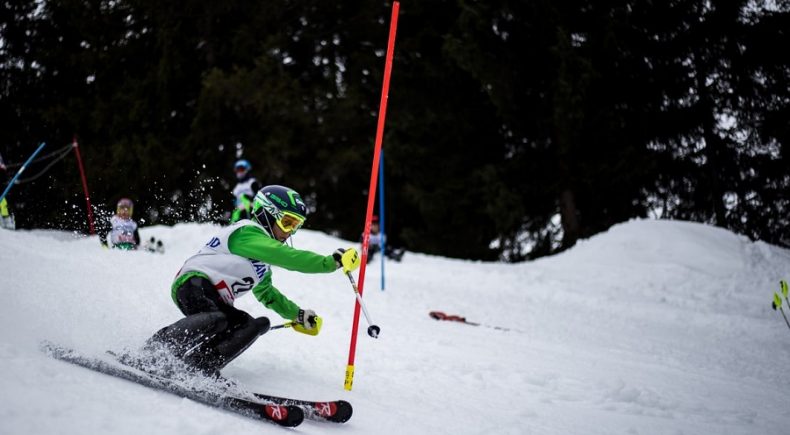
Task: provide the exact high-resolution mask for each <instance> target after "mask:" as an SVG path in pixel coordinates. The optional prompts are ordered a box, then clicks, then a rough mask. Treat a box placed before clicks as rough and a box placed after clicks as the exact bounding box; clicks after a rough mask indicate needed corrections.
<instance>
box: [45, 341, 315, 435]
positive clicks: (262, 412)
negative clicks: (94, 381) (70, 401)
mask: <svg viewBox="0 0 790 435" xmlns="http://www.w3.org/2000/svg"><path fill="white" fill-rule="evenodd" d="M41 347H42V349H43V350H44V351H45V352H47V353H48V354H49V355H50V356H52V357H53V358H56V359H59V360H61V361H65V362H68V363H71V364H75V365H78V366H81V367H85V368H87V369H90V370H94V371H97V372H100V373H104V374H106V375H110V376H115V377H117V378H121V379H125V380H127V381H131V382H135V383H138V384H141V385H144V386H146V387H149V388H154V389H157V390H162V391H167V392H169V393H172V394H175V395H177V396H180V397H185V398H187V399H190V400H194V401H195V402H199V403H202V404H205V405H208V406H212V407H215V408H220V409H224V410H226V411H230V412H234V413H236V414H240V415H243V416H246V417H250V418H254V419H257V420H264V421H269V422H272V423H275V424H278V425H280V426H286V427H295V426H298V425H299V424H301V423H302V421H303V420H304V411H303V410H302V408H301V407H299V406H296V405H289V404H279V403H273V401H272V403H259V402H256V401H252V400H247V399H242V398H239V397H233V396H229V395H227V394H221V393H216V392H212V391H201V390H196V389H195V388H190V387H188V386H185V385H181V384H180V383H178V382H177V381H174V380H168V379H166V378H163V377H158V376H155V375H151V374H149V373H146V372H144V371H140V370H137V369H134V368H132V367H130V366H125V365H124V366H121V365H116V364H114V362H108V361H105V360H103V359H100V358H92V357H87V356H83V355H80V354H79V353H78V352H76V351H74V350H72V349H69V348H65V347H62V346H58V345H56V344H52V343H48V342H44V343H42V345H41Z"/></svg>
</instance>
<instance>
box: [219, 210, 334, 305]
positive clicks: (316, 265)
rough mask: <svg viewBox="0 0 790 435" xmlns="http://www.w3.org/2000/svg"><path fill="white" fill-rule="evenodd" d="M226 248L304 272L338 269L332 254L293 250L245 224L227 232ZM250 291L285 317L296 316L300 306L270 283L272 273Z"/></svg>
mask: <svg viewBox="0 0 790 435" xmlns="http://www.w3.org/2000/svg"><path fill="white" fill-rule="evenodd" d="M228 249H229V250H230V252H231V253H232V254H234V255H239V256H242V257H246V258H252V259H255V260H259V261H262V262H264V263H266V264H270V265H273V266H279V267H282V268H284V269H288V270H294V271H297V272H303V273H329V272H334V271H335V270H337V265H336V264H335V259H334V258H332V256H331V255H326V256H324V255H320V254H316V253H314V252H311V251H302V250H299V249H294V248H292V247H290V246H288V245H285V244H283V243H280V242H279V241H277V240H275V239H273V238H271V237H269V235H268V234H266V233H264V232H263V230H261V229H260V228H257V227H254V226H252V225H245V226H243V227H241V228H239V229H237V230H236V231H234V232H233V234H231V235H230V237H229V238H228ZM252 294H253V295H255V298H256V299H258V301H260V302H261V303H262V304H263V305H264V306H265V307H266V308H269V309H271V310H273V311H274V312H276V313H277V314H279V315H280V316H281V317H282V318H284V319H288V320H294V319H296V316H297V314H298V313H299V306H298V305H296V304H295V303H294V302H292V301H291V300H290V299H288V298H287V297H285V295H283V294H282V293H280V291H279V290H277V288H276V287H274V285H273V284H272V272H271V270H269V271H267V272H266V274H265V275H264V276H263V279H262V280H261V281H260V282H259V283H258V285H256V286H255V287H254V288H253V289H252Z"/></svg>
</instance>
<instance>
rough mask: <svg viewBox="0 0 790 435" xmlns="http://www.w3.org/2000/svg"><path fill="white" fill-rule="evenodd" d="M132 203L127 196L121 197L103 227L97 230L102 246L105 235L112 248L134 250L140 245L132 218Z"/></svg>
mask: <svg viewBox="0 0 790 435" xmlns="http://www.w3.org/2000/svg"><path fill="white" fill-rule="evenodd" d="M133 212H134V203H133V202H132V200H131V199H129V198H121V199H120V200H119V201H118V204H117V205H116V207H115V215H113V217H112V218H110V221H109V222H108V223H107V225H105V227H104V228H103V229H100V230H99V242H100V243H101V245H102V246H103V247H105V248H106V247H108V245H107V235H108V234H109V236H110V243H111V244H112V247H113V248H117V249H124V250H134V249H137V248H138V247H139V246H140V233H139V232H138V231H137V222H135V221H134V219H132V213H133Z"/></svg>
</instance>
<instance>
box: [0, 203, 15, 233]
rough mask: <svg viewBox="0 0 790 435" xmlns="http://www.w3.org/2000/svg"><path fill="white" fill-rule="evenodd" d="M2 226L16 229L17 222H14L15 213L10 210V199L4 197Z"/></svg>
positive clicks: (0, 221) (1, 215) (1, 207)
mask: <svg viewBox="0 0 790 435" xmlns="http://www.w3.org/2000/svg"><path fill="white" fill-rule="evenodd" d="M0 227H2V228H5V229H7V230H14V229H16V223H15V222H14V215H13V214H11V212H9V211H8V201H6V199H5V198H3V200H2V201H0Z"/></svg>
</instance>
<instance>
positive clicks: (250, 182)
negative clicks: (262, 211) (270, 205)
mask: <svg viewBox="0 0 790 435" xmlns="http://www.w3.org/2000/svg"><path fill="white" fill-rule="evenodd" d="M251 169H252V165H251V164H250V162H248V161H247V160H244V159H242V160H239V161H237V162H236V164H235V165H233V171H234V172H235V173H236V186H235V187H234V188H233V191H232V192H233V197H234V198H235V202H234V208H233V212H232V213H231V215H230V223H235V222H238V221H239V220H241V219H250V218H251V217H252V216H251V215H250V209H251V208H252V199H253V197H254V196H255V193H256V192H258V191H259V190H260V188H261V185H260V183H258V180H256V179H255V177H253V176H252V175H251V174H250V170H251Z"/></svg>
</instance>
